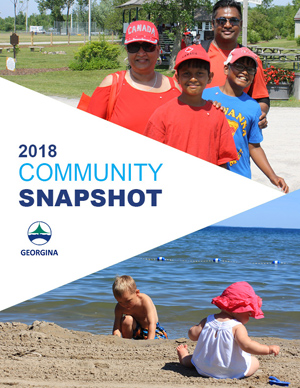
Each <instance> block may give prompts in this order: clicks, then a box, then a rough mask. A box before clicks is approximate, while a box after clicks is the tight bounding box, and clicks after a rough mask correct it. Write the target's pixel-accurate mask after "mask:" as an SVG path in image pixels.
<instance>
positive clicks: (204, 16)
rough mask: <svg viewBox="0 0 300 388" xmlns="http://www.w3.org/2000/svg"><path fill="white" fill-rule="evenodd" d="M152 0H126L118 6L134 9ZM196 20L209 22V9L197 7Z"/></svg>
mask: <svg viewBox="0 0 300 388" xmlns="http://www.w3.org/2000/svg"><path fill="white" fill-rule="evenodd" d="M148 1H151V0H129V1H126V3H124V4H120V5H118V6H117V7H116V8H123V9H132V8H136V7H142V6H143V4H144V3H147V2H148ZM194 19H195V20H196V21H198V22H199V21H200V22H209V21H211V14H210V13H209V12H207V10H206V9H205V8H204V7H202V8H197V9H195V18H194Z"/></svg>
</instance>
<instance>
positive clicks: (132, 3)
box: [116, 0, 148, 9]
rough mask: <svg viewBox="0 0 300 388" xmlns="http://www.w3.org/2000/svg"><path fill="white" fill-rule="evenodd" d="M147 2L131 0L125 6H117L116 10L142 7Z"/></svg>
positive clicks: (145, 0) (144, 0)
mask: <svg viewBox="0 0 300 388" xmlns="http://www.w3.org/2000/svg"><path fill="white" fill-rule="evenodd" d="M147 1H148V0H129V1H127V2H126V3H124V4H121V5H117V7H116V8H124V9H130V8H136V7H141V6H142V5H143V4H144V3H146V2H147Z"/></svg>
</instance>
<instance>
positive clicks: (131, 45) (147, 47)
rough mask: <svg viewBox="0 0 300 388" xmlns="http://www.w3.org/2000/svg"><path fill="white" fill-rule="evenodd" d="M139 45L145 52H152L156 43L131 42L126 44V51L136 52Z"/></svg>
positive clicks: (138, 49)
mask: <svg viewBox="0 0 300 388" xmlns="http://www.w3.org/2000/svg"><path fill="white" fill-rule="evenodd" d="M141 47H142V49H143V50H144V51H146V53H153V51H155V48H156V45H155V44H152V43H148V42H142V43H139V42H133V43H129V44H128V45H127V51H128V52H129V53H130V54H134V53H138V52H139V51H140V48H141Z"/></svg>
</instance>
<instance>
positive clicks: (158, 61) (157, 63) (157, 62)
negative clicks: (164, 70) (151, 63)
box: [156, 57, 162, 66]
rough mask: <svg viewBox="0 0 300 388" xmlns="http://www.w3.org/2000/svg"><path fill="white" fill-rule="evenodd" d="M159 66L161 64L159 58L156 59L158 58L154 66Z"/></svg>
mask: <svg viewBox="0 0 300 388" xmlns="http://www.w3.org/2000/svg"><path fill="white" fill-rule="evenodd" d="M161 64H162V60H161V57H158V58H157V61H156V65H157V66H160V65H161Z"/></svg>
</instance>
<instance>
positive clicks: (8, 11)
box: [0, 0, 292, 19]
mask: <svg viewBox="0 0 300 388" xmlns="http://www.w3.org/2000/svg"><path fill="white" fill-rule="evenodd" d="M23 1H24V3H25V2H26V0H23ZM125 2H126V0H124V3H125ZM291 2H292V1H291V0H274V1H273V4H274V5H287V4H289V3H290V4H291ZM0 12H1V13H0V17H1V18H3V19H4V18H6V17H7V16H14V7H13V3H12V1H11V0H1V5H0ZM32 13H39V12H38V9H37V3H36V2H35V1H34V0H29V1H28V16H30V15H31V14H32Z"/></svg>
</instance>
